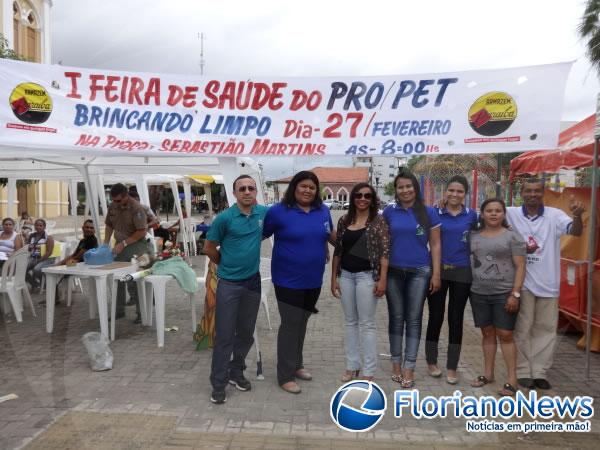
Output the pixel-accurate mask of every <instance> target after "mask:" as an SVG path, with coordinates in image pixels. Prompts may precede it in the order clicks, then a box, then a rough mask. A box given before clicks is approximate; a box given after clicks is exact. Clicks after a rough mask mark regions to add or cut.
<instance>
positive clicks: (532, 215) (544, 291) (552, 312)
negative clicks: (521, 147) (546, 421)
mask: <svg viewBox="0 0 600 450" xmlns="http://www.w3.org/2000/svg"><path fill="white" fill-rule="evenodd" d="M521 197H522V198H523V206H522V207H510V208H507V219H508V222H509V223H510V225H511V226H512V227H513V228H514V229H515V230H516V231H518V232H519V233H520V234H521V235H522V236H523V238H524V239H525V243H526V245H527V273H526V276H525V283H524V284H523V290H522V292H521V296H522V298H521V307H520V310H519V314H518V316H517V324H516V328H515V332H514V338H515V342H516V344H517V377H518V381H519V384H520V385H521V386H523V387H526V388H530V389H531V388H534V387H535V388H538V389H551V385H550V383H549V382H548V380H547V379H546V371H547V370H548V369H549V368H550V367H551V366H552V361H553V358H554V347H555V345H556V327H557V323H558V296H559V290H560V237H561V236H563V235H565V234H570V235H572V236H581V233H582V232H583V223H582V221H581V215H582V214H583V212H584V211H585V207H584V206H583V203H582V202H578V201H575V200H574V199H573V198H571V203H570V205H569V209H570V211H571V215H572V218H571V217H569V216H568V215H567V214H565V213H564V212H563V211H562V210H560V209H557V208H551V207H549V206H544V203H543V199H544V184H543V183H542V181H541V180H540V179H538V178H531V179H528V180H526V181H525V182H524V183H523V185H522V187H521Z"/></svg>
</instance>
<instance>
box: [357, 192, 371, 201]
mask: <svg viewBox="0 0 600 450" xmlns="http://www.w3.org/2000/svg"><path fill="white" fill-rule="evenodd" d="M354 198H357V199H361V198H364V199H365V200H371V199H372V198H373V194H371V193H370V192H366V193H364V194H363V193H362V192H358V193H356V194H354Z"/></svg>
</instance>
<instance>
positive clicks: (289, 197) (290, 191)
mask: <svg viewBox="0 0 600 450" xmlns="http://www.w3.org/2000/svg"><path fill="white" fill-rule="evenodd" d="M304 180H310V181H312V182H313V183H315V184H316V185H317V192H316V194H315V198H314V200H313V201H312V203H311V204H310V206H312V207H320V206H321V205H322V204H323V200H321V186H320V184H319V179H318V178H317V176H316V175H315V174H314V173H312V172H310V171H308V170H302V171H300V172H298V173H297V174H296V175H294V176H293V177H292V181H290V185H289V186H288V188H287V190H286V191H285V194H284V196H283V199H282V200H281V203H283V204H284V205H286V206H288V207H290V208H291V207H292V206H294V205H295V204H296V187H298V184H300V182H301V181H304Z"/></svg>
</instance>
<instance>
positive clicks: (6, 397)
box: [0, 394, 19, 403]
mask: <svg viewBox="0 0 600 450" xmlns="http://www.w3.org/2000/svg"><path fill="white" fill-rule="evenodd" d="M16 398H19V396H18V395H17V394H8V395H3V396H2V397H0V403H3V402H7V401H8V400H14V399H16Z"/></svg>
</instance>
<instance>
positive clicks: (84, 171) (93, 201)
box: [77, 166, 103, 242]
mask: <svg viewBox="0 0 600 450" xmlns="http://www.w3.org/2000/svg"><path fill="white" fill-rule="evenodd" d="M77 170H79V172H81V175H82V176H83V182H84V183H85V195H86V204H88V205H89V207H90V212H91V214H92V220H93V221H94V227H95V228H96V238H97V239H98V242H103V241H102V236H100V216H99V215H98V197H96V196H95V195H94V193H93V192H94V189H93V188H92V180H91V178H90V172H89V171H88V167H87V166H77ZM90 197H91V198H90Z"/></svg>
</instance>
